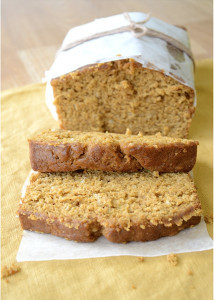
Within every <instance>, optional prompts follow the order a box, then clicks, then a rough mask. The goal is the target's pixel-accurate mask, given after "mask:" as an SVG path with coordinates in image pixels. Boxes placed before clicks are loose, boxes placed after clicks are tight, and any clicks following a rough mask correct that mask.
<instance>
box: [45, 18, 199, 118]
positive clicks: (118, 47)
mask: <svg viewBox="0 0 214 300" xmlns="http://www.w3.org/2000/svg"><path fill="white" fill-rule="evenodd" d="M129 15H130V17H131V19H132V20H133V21H135V22H140V21H143V20H144V19H145V18H146V16H147V15H146V14H144V13H139V12H131V13H129ZM128 24H129V23H128V21H127V20H126V19H125V17H124V15H123V14H119V15H115V16H111V17H107V18H102V19H96V20H94V21H93V22H90V23H87V24H84V25H81V26H78V27H75V28H72V29H71V30H69V32H68V33H67V35H66V37H65V39H64V41H63V43H62V45H66V44H68V43H70V42H73V41H75V40H78V39H80V38H84V37H85V36H89V35H90V34H95V33H98V32H102V31H107V30H112V29H116V28H119V27H121V26H126V25H128ZM145 26H146V27H148V28H150V29H153V30H157V31H159V32H162V33H164V34H166V35H168V36H170V37H173V38H174V39H177V40H178V41H179V42H181V43H182V44H184V45H185V46H186V47H189V39H188V34H187V32H186V31H185V30H183V29H181V28H179V27H176V26H173V25H170V24H167V23H165V22H163V21H161V20H159V19H156V18H153V17H152V18H151V19H150V20H149V21H148V22H147V23H146V24H145ZM126 58H133V59H134V60H135V61H137V62H139V63H141V64H142V65H143V67H146V68H149V69H154V70H159V71H161V72H164V73H165V74H166V75H168V76H170V77H173V78H174V79H176V80H177V81H179V82H181V83H182V84H184V85H187V86H190V87H191V88H193V89H194V66H193V62H192V60H191V58H190V57H189V56H188V55H187V54H186V53H184V52H182V51H180V50H178V49H177V48H175V47H173V46H172V45H169V44H168V43H167V42H166V41H165V40H162V39H159V38H154V37H149V36H143V37H141V38H136V37H134V36H133V35H132V34H131V32H124V33H117V34H114V35H109V36H104V37H99V38H97V39H93V40H91V41H87V42H85V43H83V44H81V45H78V46H76V47H74V48H71V49H70V50H67V51H59V52H58V53H57V55H56V58H55V61H54V63H53V65H52V66H51V68H50V70H49V71H46V74H45V77H46V78H45V80H46V81H47V88H46V104H47V106H48V108H49V109H50V111H51V113H52V115H53V117H54V118H55V119H56V120H57V119H58V116H57V113H56V108H55V105H54V104H53V102H54V97H53V91H52V87H51V85H50V81H51V79H53V78H56V77H58V76H61V75H63V74H66V73H69V72H72V71H75V70H77V69H78V68H82V67H84V66H86V65H90V64H96V63H103V62H108V61H115V60H121V59H126ZM195 105H196V98H195Z"/></svg>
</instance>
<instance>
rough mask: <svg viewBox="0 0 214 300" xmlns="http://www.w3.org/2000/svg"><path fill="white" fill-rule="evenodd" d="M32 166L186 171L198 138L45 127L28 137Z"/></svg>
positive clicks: (193, 158) (66, 169)
mask: <svg viewBox="0 0 214 300" xmlns="http://www.w3.org/2000/svg"><path fill="white" fill-rule="evenodd" d="M28 142H29V148H30V161H31V166H32V169H33V170H35V171H40V172H70V171H75V170H81V169H91V170H102V171H116V172H134V171H137V170H141V169H143V168H144V169H148V170H150V171H158V172H189V171H190V170H191V169H192V168H193V166H194V164H195V161H196V155H197V145H198V142H196V141H193V140H185V139H180V138H171V137H163V136H161V135H158V134H156V135H154V136H142V135H141V134H140V135H138V136H137V135H125V134H116V133H103V132H80V131H69V130H57V129H54V130H50V129H49V130H45V131H43V132H40V133H38V134H35V135H34V136H32V137H31V138H30V139H29V140H28Z"/></svg>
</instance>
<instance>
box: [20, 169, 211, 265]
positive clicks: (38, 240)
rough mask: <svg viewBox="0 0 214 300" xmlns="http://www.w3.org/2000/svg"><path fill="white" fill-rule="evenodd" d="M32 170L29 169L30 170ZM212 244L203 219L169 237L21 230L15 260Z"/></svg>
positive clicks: (177, 250) (160, 250) (145, 252)
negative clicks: (73, 236)
mask: <svg viewBox="0 0 214 300" xmlns="http://www.w3.org/2000/svg"><path fill="white" fill-rule="evenodd" d="M31 173H32V172H31ZM31 173H30V174H29V176H28V178H27V180H26V181H25V183H24V186H23V189H22V197H24V195H25V191H26V188H27V185H28V184H29V183H30V182H29V177H30V175H31ZM212 248H213V241H212V239H211V238H210V236H209V234H208V232H207V228H206V224H205V222H204V220H202V221H201V222H200V224H199V225H196V226H195V227H193V228H189V229H185V230H183V231H181V232H180V233H179V234H177V235H175V236H173V237H164V238H160V239H158V240H156V241H151V242H131V243H127V244H115V243H111V242H109V241H108V240H106V239H105V238H104V237H100V238H99V239H98V240H97V241H95V242H93V243H76V242H73V241H67V240H65V239H63V238H59V237H55V236H52V235H50V234H41V233H36V232H30V231H26V230H24V232H23V237H22V240H21V244H20V247H19V250H18V254H17V257H16V259H17V261H18V262H21V261H40V260H54V259H80V258H93V257H107V256H122V255H130V256H145V257H146V256H147V257H152V256H161V255H167V254H170V253H184V252H194V251H203V250H209V249H212Z"/></svg>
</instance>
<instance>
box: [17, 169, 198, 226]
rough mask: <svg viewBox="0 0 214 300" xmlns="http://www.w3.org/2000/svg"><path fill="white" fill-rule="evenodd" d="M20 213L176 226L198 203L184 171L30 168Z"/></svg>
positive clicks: (71, 222) (67, 221) (68, 220)
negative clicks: (35, 170)
mask: <svg viewBox="0 0 214 300" xmlns="http://www.w3.org/2000/svg"><path fill="white" fill-rule="evenodd" d="M19 213H20V214H22V215H23V214H27V215H29V218H32V219H33V220H35V219H42V218H43V219H44V218H46V219H47V222H49V223H52V222H54V221H56V220H58V221H60V222H61V223H63V224H64V226H66V227H69V228H73V227H74V228H76V229H78V227H79V226H80V225H82V224H84V223H87V224H91V223H94V222H95V221H96V222H98V223H99V224H100V225H101V226H102V227H103V228H106V227H108V228H114V229H115V228H118V229H121V228H122V229H125V230H127V231H128V230H129V228H130V227H131V226H135V225H138V226H139V225H140V226H142V228H143V227H144V226H145V227H146V226H147V225H148V224H152V225H155V226H157V225H159V224H163V225H164V226H166V227H170V226H172V225H174V224H176V225H177V226H180V225H181V224H182V222H183V220H184V221H187V220H189V219H190V218H191V217H193V216H200V214H201V209H200V202H199V200H198V197H197V192H196V188H195V186H194V183H193V181H192V179H191V177H190V176H189V174H187V173H172V174H169V173H166V174H161V175H159V176H158V177H155V176H154V175H153V173H152V172H149V171H143V172H135V173H131V174H130V173H124V174H119V173H107V172H101V171H81V172H73V173H34V174H32V175H31V178H30V185H28V186H27V188H26V191H25V193H24V194H23V197H22V204H21V205H20V208H19Z"/></svg>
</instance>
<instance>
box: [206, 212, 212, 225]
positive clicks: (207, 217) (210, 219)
mask: <svg viewBox="0 0 214 300" xmlns="http://www.w3.org/2000/svg"><path fill="white" fill-rule="evenodd" d="M204 221H205V223H207V224H211V223H213V215H212V214H207V215H204Z"/></svg>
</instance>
